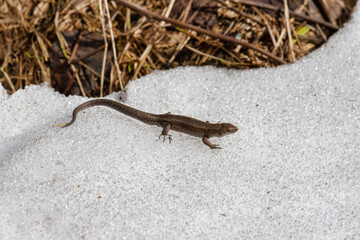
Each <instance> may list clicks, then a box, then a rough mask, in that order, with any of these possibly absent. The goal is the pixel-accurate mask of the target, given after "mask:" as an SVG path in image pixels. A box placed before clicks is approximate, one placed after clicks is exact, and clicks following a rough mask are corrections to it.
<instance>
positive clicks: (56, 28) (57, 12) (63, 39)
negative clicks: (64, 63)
mask: <svg viewBox="0 0 360 240" xmlns="http://www.w3.org/2000/svg"><path fill="white" fill-rule="evenodd" d="M59 14H60V13H59V11H56V13H55V19H54V25H55V32H56V37H57V38H58V41H59V45H60V48H61V50H62V53H63V55H64V57H65V58H66V60H68V59H69V56H68V54H67V52H66V48H69V46H68V44H67V42H66V40H65V38H64V36H63V35H62V34H61V33H60V30H59ZM64 45H65V46H64ZM70 68H71V70H72V71H73V72H76V75H75V78H76V81H77V83H78V84H79V88H80V91H81V94H82V95H83V97H86V93H85V91H84V87H83V85H82V83H81V80H80V77H79V74H78V73H77V69H76V67H75V66H74V64H70Z"/></svg>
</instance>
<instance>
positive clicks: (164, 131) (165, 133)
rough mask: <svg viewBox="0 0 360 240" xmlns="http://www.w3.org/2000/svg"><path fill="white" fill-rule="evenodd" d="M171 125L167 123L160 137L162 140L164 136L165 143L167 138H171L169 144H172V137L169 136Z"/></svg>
mask: <svg viewBox="0 0 360 240" xmlns="http://www.w3.org/2000/svg"><path fill="white" fill-rule="evenodd" d="M170 127H171V125H170V124H169V123H167V124H166V125H165V127H164V129H163V130H162V132H161V134H160V135H159V139H160V138H161V136H164V140H163V142H165V138H166V137H168V138H169V143H171V140H172V138H171V135H170V134H168V132H169V130H170Z"/></svg>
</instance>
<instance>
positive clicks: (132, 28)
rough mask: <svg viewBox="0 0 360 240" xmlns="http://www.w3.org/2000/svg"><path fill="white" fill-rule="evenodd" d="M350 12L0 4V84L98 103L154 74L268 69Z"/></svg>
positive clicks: (260, 6)
mask: <svg viewBox="0 0 360 240" xmlns="http://www.w3.org/2000/svg"><path fill="white" fill-rule="evenodd" d="M354 4H355V0H353V1H351V0H349V1H346V0H345V1H340V0H327V1H325V0H323V1H321V0H298V1H288V0H284V1H280V0H278V1H272V4H269V1H266V0H264V1H260V0H259V1H249V0H228V1H225V0H216V1H208V0H198V1H194V0H178V1H174V0H166V1H165V0H152V1H149V0H145V1H140V0H136V1H135V0H134V1H131V2H130V1H124V0H114V1H107V0H103V1H102V0H98V1H96V0H84V1H81V0H73V1H69V0H65V1H36V0H35V1H25V0H18V1H15V0H2V1H0V63H1V64H0V72H1V74H0V81H1V83H2V85H3V86H4V87H5V88H6V90H7V91H8V92H9V93H14V92H15V91H16V90H18V89H20V88H24V87H25V86H27V85H30V84H39V83H43V82H47V83H48V84H49V85H50V86H52V87H54V88H55V89H56V90H57V91H59V92H61V93H64V94H81V95H83V96H103V95H106V94H108V93H111V92H112V91H119V90H123V88H124V86H125V85H126V84H127V83H128V82H129V81H130V80H133V79H137V78H139V77H141V76H144V75H146V74H149V73H151V72H152V71H153V70H155V69H168V68H173V67H177V66H186V65H196V66H200V65H214V66H218V67H229V68H257V67H273V66H276V65H279V64H284V63H291V62H294V61H296V60H298V59H300V58H302V57H303V56H305V55H306V54H308V53H309V52H311V51H312V50H314V49H316V48H317V47H318V46H320V45H321V44H322V43H324V42H325V41H327V39H328V38H329V36H330V35H331V34H333V33H334V32H335V31H336V30H337V29H338V27H341V26H342V24H343V22H344V21H345V20H346V19H348V18H349V16H350V12H351V10H352V8H353V6H354ZM139 7H140V8H139ZM104 39H105V40H104ZM114 59H116V61H114Z"/></svg>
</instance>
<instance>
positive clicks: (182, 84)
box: [0, 6, 360, 239]
mask: <svg viewBox="0 0 360 240" xmlns="http://www.w3.org/2000/svg"><path fill="white" fill-rule="evenodd" d="M359 40H360V12H359V6H357V8H356V12H355V13H354V14H353V18H352V20H351V21H350V22H349V23H347V24H346V25H345V27H344V28H343V29H340V30H339V31H338V32H337V33H336V34H335V35H334V36H332V37H331V38H330V39H329V41H328V42H327V43H326V44H325V45H324V46H322V47H321V48H320V49H318V50H316V51H315V52H313V53H312V54H310V55H309V56H307V57H305V58H304V59H302V60H300V61H298V62H296V63H294V64H291V65H287V66H281V67H277V68H272V69H257V70H249V71H240V70H227V69H219V68H213V67H186V68H176V69H173V70H169V71H156V72H154V73H152V74H150V75H148V76H146V77H143V78H141V79H139V80H137V81H134V82H131V83H130V84H129V85H128V87H127V89H126V95H124V94H112V95H111V96H108V98H112V99H116V100H119V97H120V96H121V98H122V100H121V101H124V102H125V103H126V104H127V105H129V106H132V107H135V108H138V109H141V110H143V111H147V112H152V113H166V112H171V113H173V114H182V115H187V116H191V117H195V118H199V119H202V120H208V121H210V122H218V121H221V122H231V123H232V124H234V125H236V126H237V127H238V128H239V131H238V132H237V133H235V134H233V135H229V136H226V137H223V138H211V141H212V142H213V143H217V144H220V145H221V146H222V147H223V149H221V150H211V149H209V148H208V147H207V146H205V145H204V144H203V143H202V141H201V139H199V138H195V137H191V136H188V135H185V134H181V133H177V132H172V133H171V134H172V136H173V141H172V143H171V144H169V143H168V142H165V143H163V141H162V140H158V136H159V134H160V132H161V129H160V128H158V127H155V126H149V125H145V124H143V123H141V122H139V121H137V120H134V119H132V118H129V117H127V116H125V115H123V114H121V113H119V112H116V111H114V110H112V109H109V108H106V107H93V108H89V109H86V110H84V111H82V112H81V113H79V116H78V119H77V121H76V122H75V123H74V124H73V125H72V126H70V127H68V128H59V127H58V126H57V125H58V124H62V123H66V122H68V121H70V119H71V114H72V111H73V109H74V108H75V107H76V106H77V105H79V104H80V103H82V102H85V101H87V100H88V99H86V98H82V97H65V96H63V95H61V94H59V93H56V92H54V90H53V89H51V88H49V87H48V86H47V85H45V84H43V85H41V86H30V87H27V88H26V89H25V90H19V91H17V92H16V93H15V94H13V95H11V96H8V95H7V94H6V93H5V91H4V89H3V88H2V86H1V85H0V216H1V217H0V239H80V238H84V239H119V238H130V239H144V238H146V239H188V238H190V239H214V238H216V239H219V238H221V239H228V238H232V239H235V238H237V239H238V238H244V239H285V238H286V239H289V238H294V239H355V238H360V161H359V159H360V134H359V133H360V130H359V129H360V41H359Z"/></svg>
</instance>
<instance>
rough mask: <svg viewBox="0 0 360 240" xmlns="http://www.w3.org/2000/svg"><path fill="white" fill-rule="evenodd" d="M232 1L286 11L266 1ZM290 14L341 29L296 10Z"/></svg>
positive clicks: (233, 0)
mask: <svg viewBox="0 0 360 240" xmlns="http://www.w3.org/2000/svg"><path fill="white" fill-rule="evenodd" d="M230 1H232V2H235V3H241V4H245V5H250V6H257V7H261V8H266V9H270V10H273V11H279V10H280V11H282V12H284V9H283V8H280V7H276V6H274V5H271V4H266V3H262V2H257V1H249V0H230ZM289 14H290V15H291V16H293V17H297V18H301V19H303V20H306V21H310V22H313V23H318V24H321V25H323V26H325V27H328V28H331V29H334V30H338V29H339V27H338V26H335V25H333V24H331V23H329V22H326V21H323V20H321V19H317V18H313V17H309V16H306V15H304V14H301V13H297V12H294V11H289Z"/></svg>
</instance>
